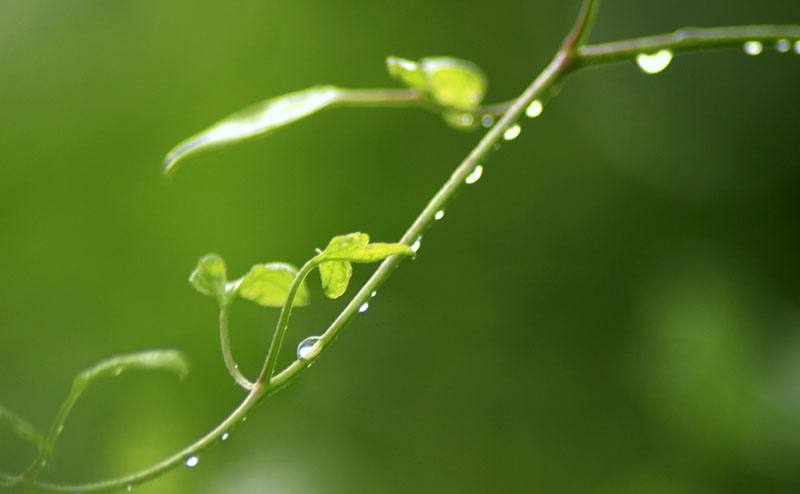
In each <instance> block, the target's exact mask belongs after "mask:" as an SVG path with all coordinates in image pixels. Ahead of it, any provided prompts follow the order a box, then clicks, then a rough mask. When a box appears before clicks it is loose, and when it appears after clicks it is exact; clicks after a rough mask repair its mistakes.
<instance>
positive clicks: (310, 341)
mask: <svg viewBox="0 0 800 494" xmlns="http://www.w3.org/2000/svg"><path fill="white" fill-rule="evenodd" d="M319 340H320V337H319V336H309V337H308V338H306V339H305V340H303V341H301V342H300V344H299V345H297V358H299V359H301V360H307V359H310V358H313V357H316V356H317V354H318V353H319V352H320V350H322V346H321V345H318V343H319Z"/></svg>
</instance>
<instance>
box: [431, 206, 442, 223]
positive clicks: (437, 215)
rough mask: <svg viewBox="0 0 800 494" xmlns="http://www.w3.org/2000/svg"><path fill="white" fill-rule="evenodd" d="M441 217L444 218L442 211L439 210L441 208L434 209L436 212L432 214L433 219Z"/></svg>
mask: <svg viewBox="0 0 800 494" xmlns="http://www.w3.org/2000/svg"><path fill="white" fill-rule="evenodd" d="M442 218H444V211H443V210H441V209H440V210H438V211H436V214H434V215H433V219H435V220H437V221H438V220H440V219H442Z"/></svg>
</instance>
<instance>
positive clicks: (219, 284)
mask: <svg viewBox="0 0 800 494" xmlns="http://www.w3.org/2000/svg"><path fill="white" fill-rule="evenodd" d="M189 282H190V283H191V284H192V286H194V287H195V289H197V291H198V292H200V293H202V294H203V295H209V296H211V297H216V298H217V299H218V300H220V301H222V300H224V298H225V297H226V295H225V284H226V282H227V274H226V270H225V261H223V260H222V258H221V257H220V256H218V255H217V254H206V255H205V256H203V257H201V258H200V260H199V261H198V262H197V267H196V268H195V270H194V271H192V274H191V275H190V276H189Z"/></svg>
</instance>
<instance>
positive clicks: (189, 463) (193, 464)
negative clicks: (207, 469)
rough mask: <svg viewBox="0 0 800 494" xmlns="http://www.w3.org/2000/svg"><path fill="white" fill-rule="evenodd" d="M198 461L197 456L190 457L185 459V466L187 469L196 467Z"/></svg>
mask: <svg viewBox="0 0 800 494" xmlns="http://www.w3.org/2000/svg"><path fill="white" fill-rule="evenodd" d="M198 461H200V460H199V459H198V458H197V455H191V456H189V457H188V458H186V466H187V467H189V468H192V467H196V466H197V462H198Z"/></svg>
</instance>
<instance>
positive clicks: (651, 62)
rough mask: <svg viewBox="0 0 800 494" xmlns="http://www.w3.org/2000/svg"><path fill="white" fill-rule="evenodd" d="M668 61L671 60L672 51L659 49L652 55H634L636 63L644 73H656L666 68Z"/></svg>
mask: <svg viewBox="0 0 800 494" xmlns="http://www.w3.org/2000/svg"><path fill="white" fill-rule="evenodd" d="M670 62H672V52H671V51H669V50H660V51H658V52H656V53H654V54H652V55H648V54H646V53H640V54H638V55H636V65H638V66H639V68H640V69H642V72H644V73H646V74H658V73H659V72H661V71H662V70H664V69H666V68H667V66H668V65H669V63H670Z"/></svg>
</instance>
